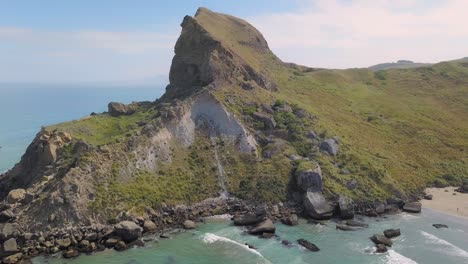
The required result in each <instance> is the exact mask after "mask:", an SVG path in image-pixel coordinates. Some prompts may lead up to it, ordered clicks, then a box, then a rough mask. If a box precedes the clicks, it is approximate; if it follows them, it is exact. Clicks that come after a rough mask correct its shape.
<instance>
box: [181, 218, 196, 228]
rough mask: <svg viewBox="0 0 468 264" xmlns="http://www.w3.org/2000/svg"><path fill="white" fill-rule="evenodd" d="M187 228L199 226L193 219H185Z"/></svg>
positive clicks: (184, 224)
mask: <svg viewBox="0 0 468 264" xmlns="http://www.w3.org/2000/svg"><path fill="white" fill-rule="evenodd" d="M183 226H184V228H185V229H195V228H197V224H196V223H195V222H194V221H192V220H185V221H184V223H183Z"/></svg>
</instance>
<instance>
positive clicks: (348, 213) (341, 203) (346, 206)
mask: <svg viewBox="0 0 468 264" xmlns="http://www.w3.org/2000/svg"><path fill="white" fill-rule="evenodd" d="M338 209H340V218H341V219H351V218H353V217H354V202H353V200H352V199H351V198H349V197H346V196H344V195H341V194H340V196H339V197H338Z"/></svg>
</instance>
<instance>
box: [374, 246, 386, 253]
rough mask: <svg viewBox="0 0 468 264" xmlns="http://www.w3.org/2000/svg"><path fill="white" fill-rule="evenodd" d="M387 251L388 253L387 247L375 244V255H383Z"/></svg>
mask: <svg viewBox="0 0 468 264" xmlns="http://www.w3.org/2000/svg"><path fill="white" fill-rule="evenodd" d="M387 251H388V249H387V246H385V245H384V244H377V245H376V250H375V252H377V253H385V252H387Z"/></svg>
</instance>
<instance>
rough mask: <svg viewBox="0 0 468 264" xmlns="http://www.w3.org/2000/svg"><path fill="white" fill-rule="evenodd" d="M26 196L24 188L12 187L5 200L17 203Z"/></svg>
mask: <svg viewBox="0 0 468 264" xmlns="http://www.w3.org/2000/svg"><path fill="white" fill-rule="evenodd" d="M25 197H26V190H25V189H14V190H11V191H10V192H9V193H8V196H7V199H6V200H7V202H8V203H9V204H14V203H19V202H21V201H22V200H23V199H24V198H25Z"/></svg>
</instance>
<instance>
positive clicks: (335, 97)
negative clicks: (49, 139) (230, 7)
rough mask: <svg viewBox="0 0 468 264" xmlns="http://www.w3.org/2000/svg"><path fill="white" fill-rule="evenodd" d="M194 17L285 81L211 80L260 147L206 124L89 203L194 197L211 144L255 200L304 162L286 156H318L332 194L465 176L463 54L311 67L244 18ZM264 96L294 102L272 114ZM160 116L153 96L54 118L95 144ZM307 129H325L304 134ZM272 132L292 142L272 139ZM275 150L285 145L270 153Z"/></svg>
mask: <svg viewBox="0 0 468 264" xmlns="http://www.w3.org/2000/svg"><path fill="white" fill-rule="evenodd" d="M196 20H197V22H198V23H199V24H200V25H201V26H202V27H203V28H204V29H205V30H206V31H207V32H208V33H209V34H210V35H211V36H212V37H213V38H214V39H216V40H218V41H219V42H220V43H221V44H222V46H223V47H224V48H225V49H226V50H229V52H230V53H232V54H235V55H236V56H232V57H231V59H232V60H238V61H236V62H239V63H238V64H242V65H244V64H248V65H249V66H250V67H251V68H253V69H254V70H256V71H258V72H261V74H262V75H264V76H265V77H267V78H268V80H267V81H271V82H273V83H275V84H276V86H277V88H278V89H277V91H270V90H267V89H262V88H260V87H256V88H252V89H245V87H244V88H242V86H241V85H239V80H240V79H242V76H234V75H232V76H229V78H230V79H229V80H226V81H225V83H223V85H219V86H218V87H216V88H212V89H211V90H210V92H211V93H212V94H213V95H214V96H215V97H216V98H217V99H218V100H219V101H220V102H222V103H223V104H224V105H225V106H226V108H227V109H229V110H230V111H231V112H232V113H233V114H234V115H235V116H236V117H237V118H238V120H240V121H241V122H242V123H243V124H244V125H245V126H246V128H247V129H248V130H250V132H251V134H253V135H255V136H256V139H257V141H258V142H259V145H258V146H257V147H258V151H259V154H260V155H259V157H253V156H252V155H246V154H242V153H238V152H236V150H235V149H234V148H232V146H229V145H226V146H225V145H224V143H223V142H218V143H217V144H213V142H210V141H208V139H207V138H203V136H202V135H201V136H199V137H197V141H196V142H197V144H195V145H194V146H192V147H190V148H188V149H184V148H181V147H180V146H179V145H177V143H174V142H171V143H170V144H174V145H171V148H173V149H174V150H173V155H172V158H173V161H172V164H162V165H161V166H160V168H159V169H158V170H157V171H134V172H133V175H132V177H133V178H132V179H131V180H130V181H127V182H126V181H122V179H120V178H119V177H118V175H116V176H115V177H113V178H109V179H106V180H105V186H107V187H106V188H100V189H99V188H98V193H97V199H96V200H95V201H94V202H93V203H92V205H93V206H94V207H96V208H97V209H98V210H99V208H111V207H112V206H113V205H114V206H115V205H118V206H117V208H124V207H126V206H127V207H132V206H137V205H138V206H140V207H144V206H155V205H158V204H160V203H161V202H166V203H183V202H188V203H190V202H195V201H199V200H200V199H203V198H206V197H210V196H216V195H219V186H218V183H217V178H216V177H217V176H216V175H217V170H216V164H215V163H214V162H213V160H214V157H215V156H214V153H215V151H219V153H220V158H219V159H220V160H221V163H222V164H224V170H225V173H226V177H227V178H226V184H227V189H228V191H229V192H230V193H231V194H233V195H235V196H237V197H241V198H246V199H254V200H256V201H261V200H264V201H271V202H274V201H279V200H285V199H286V198H287V195H288V191H290V190H291V189H293V188H291V186H293V185H294V179H293V177H292V175H294V171H295V169H296V168H297V167H300V166H301V162H302V161H301V160H300V159H299V160H295V159H292V158H290V157H291V155H299V156H301V157H304V158H305V157H307V158H309V159H313V160H315V161H316V162H318V163H319V164H320V167H321V168H322V172H323V178H324V185H325V193H326V194H327V195H328V196H332V195H336V194H339V193H344V194H347V195H348V196H350V197H352V198H354V199H357V200H368V201H374V200H383V199H385V198H388V197H389V196H391V195H393V194H404V195H412V194H416V193H418V192H419V191H421V190H422V189H423V188H424V187H425V186H426V185H428V184H434V183H437V184H438V185H446V184H453V185H455V184H460V183H461V182H462V180H463V179H464V178H465V179H466V178H468V155H467V151H468V61H467V60H457V61H451V62H443V63H439V64H435V65H431V66H427V67H421V68H411V69H388V70H380V71H372V70H370V69H349V70H325V69H311V68H307V67H303V66H297V65H294V64H285V63H282V62H281V61H280V60H278V58H277V57H276V56H275V55H274V54H273V53H271V52H270V51H269V49H268V48H267V44H266V42H264V40H263V37H261V35H259V34H260V33H259V32H258V31H256V30H255V29H253V28H252V27H250V26H249V25H248V24H247V23H246V22H245V21H243V20H240V19H237V18H234V17H231V16H227V15H222V14H217V13H213V12H211V11H208V10H204V9H202V10H201V11H199V12H198V15H197V16H196ZM212 56H214V57H215V56H217V55H216V54H213V55H212ZM238 64H236V63H234V64H233V65H238ZM219 74H220V75H222V73H219ZM244 81H245V76H244ZM262 104H266V105H267V106H272V107H273V108H274V107H279V108H281V107H285V106H287V107H290V108H291V111H276V110H275V111H273V113H271V111H270V113H267V112H268V111H266V110H265V109H263V108H262V107H263V106H262ZM301 111H304V112H305V113H306V114H305V116H306V117H301V115H304V114H301ZM259 112H260V113H262V114H263V115H267V116H269V117H272V118H274V120H275V122H276V124H277V125H276V127H275V129H268V128H265V126H266V125H265V124H264V123H262V122H259V120H258V113H259ZM256 113H257V116H256V115H255V114H256ZM158 118H159V119H158ZM155 119H158V120H159V121H160V120H162V119H161V117H160V116H159V115H158V113H157V111H156V110H155V109H154V108H153V107H149V108H141V109H139V110H138V111H137V112H136V113H135V114H133V115H131V116H121V117H111V116H109V115H106V114H104V115H99V116H94V117H91V118H89V119H86V120H80V121H73V122H69V123H64V124H60V125H57V126H53V127H51V128H50V129H59V130H64V131H66V132H68V133H70V134H72V136H73V137H74V138H78V139H83V140H85V141H87V142H88V143H91V144H94V145H103V144H114V143H116V142H117V143H122V142H125V139H126V138H127V137H131V136H135V135H139V134H138V133H139V131H140V130H141V128H139V124H140V123H141V122H144V123H146V122H153V121H154V120H155ZM310 131H315V132H316V134H317V135H319V139H315V140H311V139H310V138H308V137H307V134H308V133H309V132H310ZM271 135H273V136H274V137H275V138H276V139H281V140H282V141H281V140H277V143H278V142H280V143H281V142H283V141H284V142H285V144H283V145H281V144H279V145H275V144H273V143H271V142H268V140H267V139H266V138H267V137H268V136H271ZM330 137H338V138H339V140H340V151H339V152H338V155H336V156H330V155H328V154H325V153H323V152H321V151H319V149H318V145H319V144H320V142H321V141H322V140H324V139H326V138H330ZM194 150H196V151H194ZM270 152H277V153H279V154H278V155H272V157H267V156H268V155H265V154H266V153H270ZM123 162H128V161H127V160H124V161H123ZM131 162H133V160H132V161H131ZM112 166H113V167H125V166H126V164H116V165H115V166H114V165H112ZM350 181H355V182H356V183H357V187H356V188H355V189H353V190H350V189H348V188H347V187H346V186H347V184H348V183H349V182H350ZM102 183H103V182H101V183H100V184H102ZM289 194H290V193H289Z"/></svg>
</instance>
